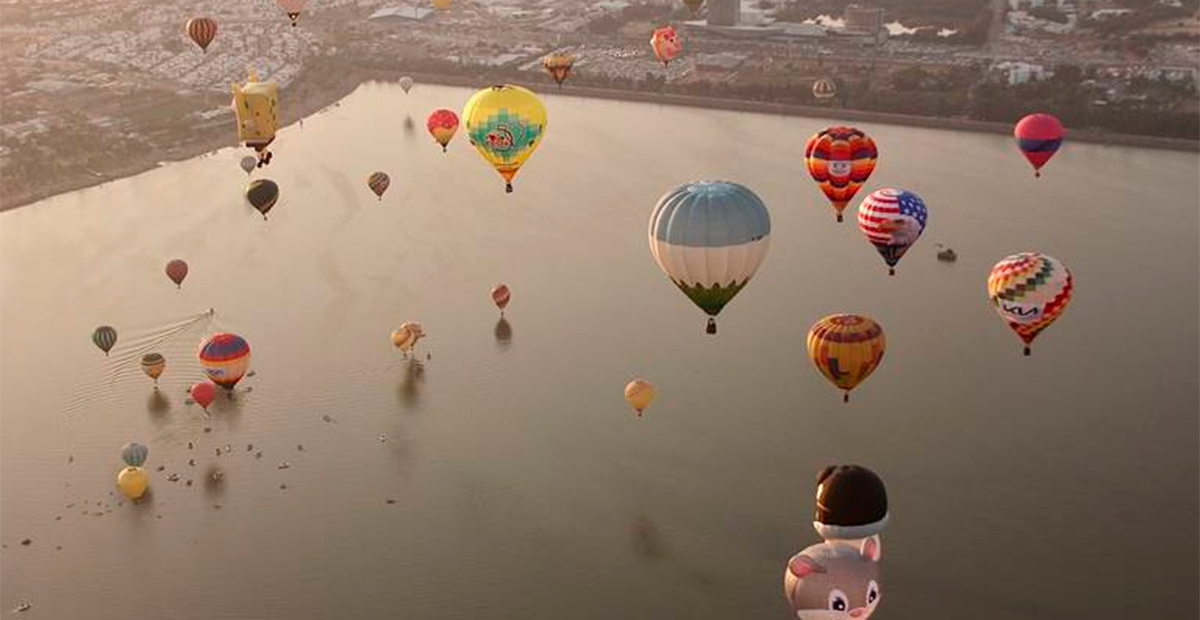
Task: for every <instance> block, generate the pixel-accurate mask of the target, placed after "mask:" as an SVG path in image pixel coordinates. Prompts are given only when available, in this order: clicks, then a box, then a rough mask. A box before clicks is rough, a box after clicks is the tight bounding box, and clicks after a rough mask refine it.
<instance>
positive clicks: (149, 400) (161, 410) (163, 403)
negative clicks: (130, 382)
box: [146, 390, 171, 416]
mask: <svg viewBox="0 0 1200 620" xmlns="http://www.w3.org/2000/svg"><path fill="white" fill-rule="evenodd" d="M170 410H171V400H170V399H168V398H167V395H166V394H164V393H163V391H162V390H153V391H152V392H150V396H148V397H146V411H149V412H150V413H152V414H154V415H155V416H162V415H163V414H165V413H166V412H168V411H170Z"/></svg>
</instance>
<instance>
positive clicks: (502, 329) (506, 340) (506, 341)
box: [492, 317, 513, 351]
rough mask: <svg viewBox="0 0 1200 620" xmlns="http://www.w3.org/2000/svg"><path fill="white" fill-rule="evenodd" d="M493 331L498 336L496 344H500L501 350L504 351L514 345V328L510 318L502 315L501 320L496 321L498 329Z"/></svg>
mask: <svg viewBox="0 0 1200 620" xmlns="http://www.w3.org/2000/svg"><path fill="white" fill-rule="evenodd" d="M492 333H493V334H495V336H496V344H497V345H499V346H500V350H502V351H503V350H504V349H507V348H508V347H510V346H512V338H513V330H512V325H509V323H508V319H506V318H504V317H500V320H499V321H496V329H494V330H492Z"/></svg>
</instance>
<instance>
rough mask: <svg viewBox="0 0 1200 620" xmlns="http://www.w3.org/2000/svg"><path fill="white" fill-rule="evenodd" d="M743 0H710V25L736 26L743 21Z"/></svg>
mask: <svg viewBox="0 0 1200 620" xmlns="http://www.w3.org/2000/svg"><path fill="white" fill-rule="evenodd" d="M741 16H742V1H741V0H708V25H710V26H736V25H738V22H739V21H741Z"/></svg>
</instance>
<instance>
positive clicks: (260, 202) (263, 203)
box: [246, 179, 279, 220]
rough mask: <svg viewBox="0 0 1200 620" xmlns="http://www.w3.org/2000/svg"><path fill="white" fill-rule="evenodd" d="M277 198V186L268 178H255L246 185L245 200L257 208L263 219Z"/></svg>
mask: <svg viewBox="0 0 1200 620" xmlns="http://www.w3.org/2000/svg"><path fill="white" fill-rule="evenodd" d="M278 200H279V186H278V185H276V184H275V182H274V181H271V180H269V179H256V180H254V181H251V182H250V185H247V186H246V202H248V203H250V206H252V207H254V208H255V209H258V212H259V213H261V214H262V216H263V219H264V220H265V219H267V213H268V212H270V211H271V209H272V208H273V207H274V206H275V203H276V202H277V201H278Z"/></svg>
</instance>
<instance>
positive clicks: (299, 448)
mask: <svg viewBox="0 0 1200 620" xmlns="http://www.w3.org/2000/svg"><path fill="white" fill-rule="evenodd" d="M296 449H297V450H299V451H301V452H304V444H301V443H298V444H296Z"/></svg>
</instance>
